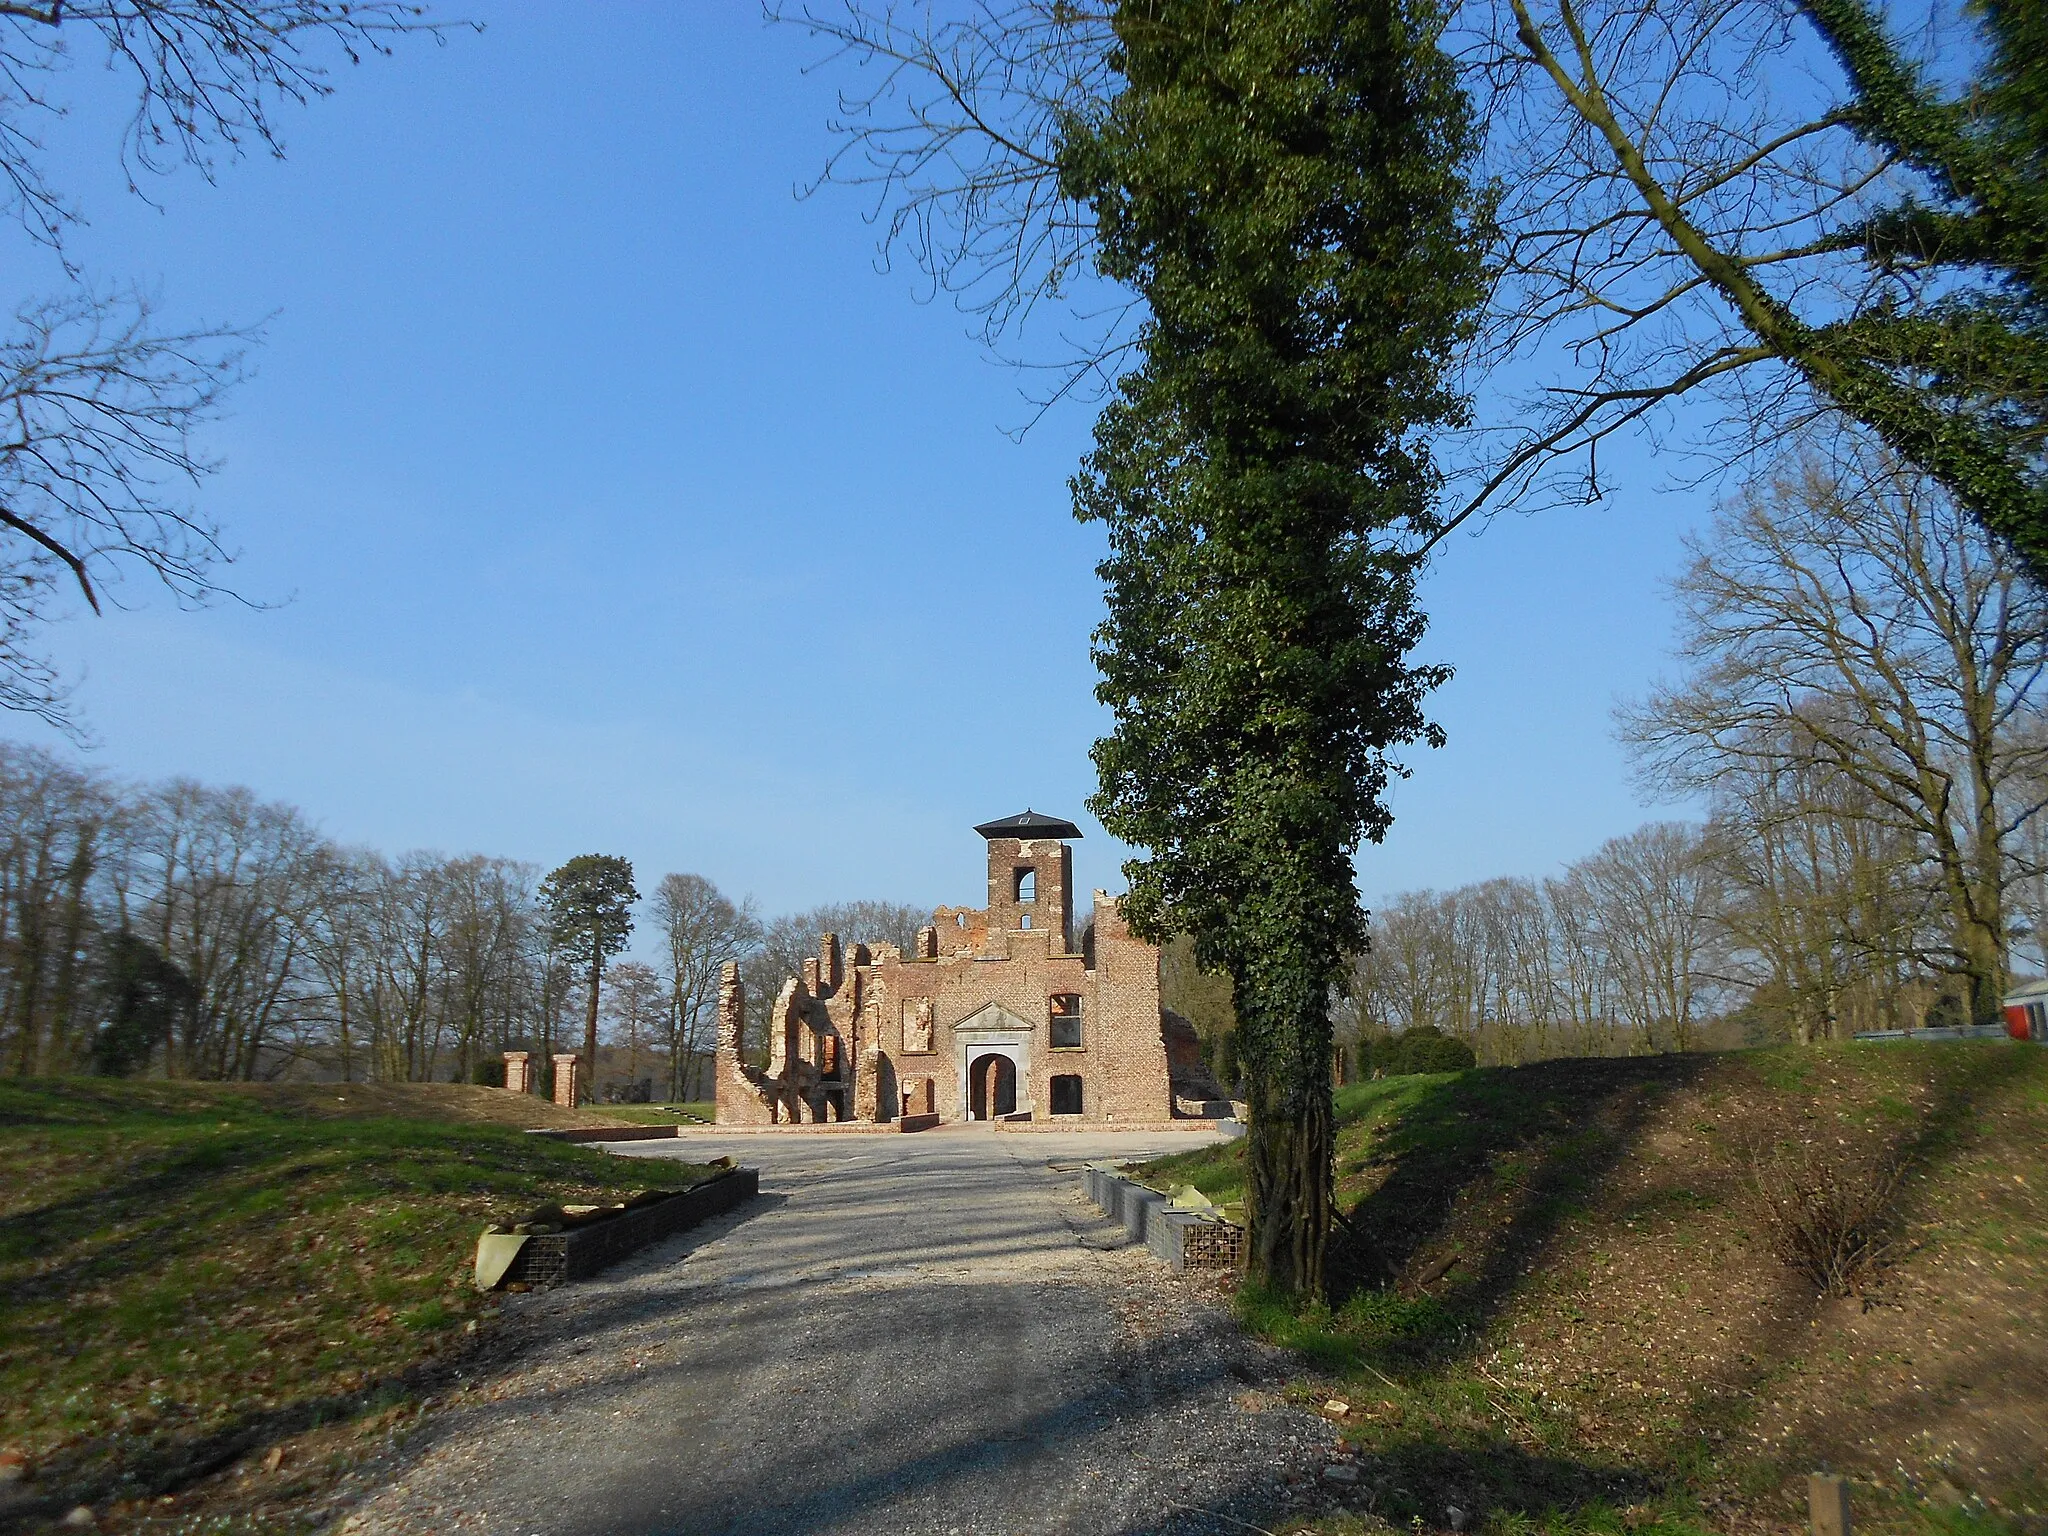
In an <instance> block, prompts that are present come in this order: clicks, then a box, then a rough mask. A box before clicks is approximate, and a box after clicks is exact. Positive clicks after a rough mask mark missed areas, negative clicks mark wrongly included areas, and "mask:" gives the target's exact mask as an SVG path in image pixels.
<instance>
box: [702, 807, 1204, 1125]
mask: <svg viewBox="0 0 2048 1536" xmlns="http://www.w3.org/2000/svg"><path fill="white" fill-rule="evenodd" d="M989 867H990V895H991V898H992V904H993V910H990V911H987V912H973V911H968V910H967V909H962V908H952V907H941V908H939V909H938V911H937V912H936V913H934V922H933V926H932V927H931V928H929V929H926V930H924V931H923V932H921V933H920V934H919V935H918V943H917V946H916V949H915V950H914V951H913V953H912V954H910V955H903V954H901V953H900V952H899V951H898V950H897V949H896V948H895V947H894V946H893V945H881V946H878V947H877V949H876V950H875V951H874V952H873V953H872V954H870V953H869V952H868V951H867V950H866V948H865V947H863V946H855V947H854V949H853V950H852V951H851V952H850V953H847V954H844V955H842V954H841V952H840V948H839V944H838V940H837V939H836V938H835V937H834V936H832V935H830V934H827V935H825V936H824V938H823V940H822V941H821V944H820V951H819V955H818V957H817V958H816V959H813V960H807V961H806V962H805V963H804V968H803V971H804V973H803V975H802V976H801V977H797V978H792V979H791V980H790V981H789V982H787V983H785V984H784V986H783V988H782V990H781V993H780V995H779V996H778V997H776V998H775V999H774V1000H773V1002H772V1004H770V1006H769V1007H768V1009H767V1025H768V1036H769V1047H770V1060H769V1064H768V1067H767V1069H766V1070H765V1071H764V1070H762V1069H759V1068H755V1067H751V1066H748V1065H747V1064H746V1063H745V1062H744V1060H743V1059H742V1056H741V1052H740V1045H741V1039H742V1020H743V1017H744V1009H745V1007H746V1002H745V999H744V997H743V995H742V992H741V988H740V982H739V973H738V968H737V967H736V966H731V965H728V966H727V967H726V976H725V982H724V985H723V986H722V987H721V990H720V997H719V1012H718V1066H717V1081H718V1119H719V1122H720V1123H721V1124H728V1125H769V1124H788V1123H792V1122H798V1121H803V1122H810V1121H816V1120H832V1119H857V1120H884V1121H886V1120H893V1119H895V1118H896V1116H897V1115H898V1114H899V1113H901V1112H903V1110H904V1106H905V1102H906V1095H908V1096H909V1103H910V1110H911V1112H913V1113H918V1112H925V1111H927V1110H929V1111H930V1112H936V1113H937V1114H938V1115H939V1116H940V1117H941V1118H943V1119H946V1120H960V1119H964V1118H966V1115H967V1113H968V1110H969V1108H970V1107H971V1106H970V1102H969V1101H970V1099H971V1094H972V1087H971V1084H970V1085H967V1091H966V1094H964V1095H963V1084H962V1082H961V1070H960V1053H959V1042H958V1039H957V1037H956V1035H955V1033H954V1030H955V1028H956V1026H958V1025H960V1024H962V1023H963V1022H967V1021H969V1020H972V1021H973V1022H974V1023H975V1024H977V1025H979V1024H983V1023H989V1022H995V1023H999V1024H1000V1023H1002V1022H1003V1021H1001V1020H1000V1019H992V1018H991V1016H989V1015H988V1014H986V1013H985V1012H984V1010H987V1009H988V1008H989V1007H990V1005H992V1004H993V1005H995V1006H996V1007H998V1008H1000V1009H1002V1010H1004V1011H1005V1012H1006V1013H1008V1014H1010V1015H1012V1016H1014V1018H1015V1019H1016V1020H1019V1021H1022V1023H1023V1024H1024V1025H1025V1026H1027V1027H1028V1032H1029V1043H1028V1046H1027V1047H1026V1051H1027V1053H1028V1057H1029V1066H1028V1074H1020V1077H1019V1080H1018V1082H1017V1105H1018V1109H1019V1110H1020V1111H1023V1110H1025V1109H1026V1108H1027V1107H1028V1109H1029V1111H1030V1112H1031V1114H1032V1116H1033V1118H1034V1119H1046V1118H1050V1116H1051V1107H1052V1079H1053V1077H1054V1076H1055V1075H1073V1076H1077V1077H1079V1078H1080V1079H1081V1080H1082V1084H1081V1102H1082V1108H1081V1113H1080V1114H1079V1115H1078V1116H1075V1117H1073V1118H1075V1119H1077V1120H1080V1121H1123V1122H1126V1123H1129V1122H1139V1123H1144V1122H1159V1121H1164V1120H1167V1119H1169V1118H1171V1116H1172V1113H1173V1094H1172V1091H1171V1089H1170V1087H1169V1077H1168V1062H1167V1051H1166V1044H1165V1041H1164V1040H1163V1038H1162V1024H1161V1013H1160V1006H1159V952H1158V950H1157V949H1155V948H1154V947H1153V946H1152V945H1150V944H1147V943H1144V942H1143V941H1142V940H1139V939H1136V938H1133V937H1132V936H1131V933H1130V930H1129V928H1128V926H1127V925H1126V924H1125V922H1124V920H1123V916H1122V914H1121V913H1120V912H1119V911H1118V909H1117V906H1116V903H1115V902H1114V901H1112V900H1111V899H1110V898H1109V897H1108V896H1106V895H1105V894H1103V893H1102V892H1100V891H1098V892H1096V893H1095V895H1094V901H1093V910H1092V914H1091V916H1092V924H1093V933H1092V935H1091V937H1090V940H1089V943H1088V948H1089V950H1090V951H1091V952H1092V953H1091V954H1090V955H1089V956H1087V957H1084V956H1083V955H1081V954H1077V953H1072V952H1070V951H1069V948H1068V946H1069V944H1070V943H1072V942H1073V941H1074V939H1075V938H1076V937H1077V935H1075V934H1073V933H1072V932H1070V930H1071V928H1072V920H1071V911H1070V905H1069V902H1070V896H1069V893H1070V891H1071V889H1072V868H1073V865H1072V853H1071V850H1070V849H1068V848H1067V847H1066V846H1065V845H1064V844H1062V843H1057V842H1052V841H1049V840H1040V841H1036V842H1027V843H1019V842H1017V841H1015V840H1006V839H995V840H992V841H991V844H990V849H989ZM1019 868H1029V869H1030V870H1032V872H1033V874H1034V877H1035V881H1036V885H1035V898H1034V900H1032V901H1031V902H1030V903H1029V904H1028V905H1021V904H1020V903H1019V902H1018V901H1017V899H1016V887H1015V884H1014V881H1015V873H1014V872H1015V870H1017V869H1019ZM1024 911H1030V912H1032V914H1033V915H1034V919H1035V920H1034V923H1033V926H1032V927H1031V928H1029V929H1026V928H1023V927H1022V926H1021V917H1022V913H1023V912H1024ZM963 919H964V921H963ZM1091 959H1092V961H1093V965H1092V967H1091V965H1090V963H1089V961H1090V960H1091ZM1058 994H1072V995H1074V996H1077V997H1079V998H1080V999H1081V1044H1080V1046H1078V1047H1062V1048H1058V1049H1055V1048H1054V1047H1053V1044H1052V1020H1051V999H1052V998H1053V997H1054V996H1055V995H1058ZM755 1006H757V1007H758V1006H760V1004H759V1003H758V1002H757V1003H756V1004H755ZM976 1015H982V1017H981V1018H975V1017H974V1016H976ZM927 1026H928V1027H929V1033H930V1039H929V1046H930V1048H929V1049H928V1050H926V1049H919V1047H921V1046H923V1045H925V1044H926V1041H925V1039H924V1032H925V1029H926V1027H927ZM972 1055H973V1052H972V1051H970V1058H971V1057H972ZM1060 1118H1061V1119H1063V1120H1064V1119H1066V1118H1068V1117H1067V1116H1064V1115H1063V1116H1061V1117H1060Z"/></svg>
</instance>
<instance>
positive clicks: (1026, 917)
mask: <svg viewBox="0 0 2048 1536" xmlns="http://www.w3.org/2000/svg"><path fill="white" fill-rule="evenodd" d="M1024 926H1025V927H1026V928H1029V927H1030V926H1031V914H1030V913H1029V912H1026V913H1025V914H1024Z"/></svg>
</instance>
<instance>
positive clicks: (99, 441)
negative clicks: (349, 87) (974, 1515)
mask: <svg viewBox="0 0 2048 1536" xmlns="http://www.w3.org/2000/svg"><path fill="white" fill-rule="evenodd" d="M442 30H443V28H442V27H441V25H440V24H437V23H432V22H429V21H427V20H426V19H425V15H424V11H423V9H422V8H421V7H419V6H417V5H413V4H408V3H403V0H239V3H233V4H225V3H221V0H44V3H40V4H38V3H34V0H7V3H0V214H5V215H8V216H11V217H14V218H16V219H18V220H19V221H20V223H21V224H22V226H23V227H24V228H25V229H26V230H27V231H28V233H29V234H30V236H31V237H32V238H34V239H36V240H39V241H41V242H43V243H44V244H46V245H48V246H50V247H51V248H52V249H53V250H55V251H56V252H57V253H58V255H59V257H60V264H61V266H62V270H63V272H64V275H65V277H66V279H67V280H68V282H69V286H68V287H67V288H66V289H65V291H63V292H62V293H60V294H58V295H56V296H48V297H43V298H40V299H26V298H25V299H23V300H22V301H21V302H19V304H18V305H17V307H16V309H15V313H14V323H13V328H12V330H11V331H7V332H0V708H7V709H17V710H24V711H27V712H29V713H31V714H35V715H39V716H41V717H42V718H43V719H45V720H48V721H49V722H51V723H52V724H55V725H59V726H64V727H67V728H69V727H71V726H72V720H71V715H70V707H69V697H68V690H67V689H66V687H65V686H64V684H63V682H62V680H61V679H60V678H59V676H58V675H57V673H56V671H55V669H54V668H53V667H52V665H51V664H50V662H49V661H48V659H47V657H46V655H45V654H44V652H43V650H42V648H41V646H40V644H39V641H38V635H39V632H40V631H41V629H42V628H43V626H44V625H45V624H46V623H47V622H48V621H50V620H51V619H53V618H55V617H58V616H59V615H60V614H61V613H62V612H64V611H65V610H66V609H67V607H68V603H67V602H66V600H65V597H64V593H65V591H66V590H67V589H69V590H75V592H76V594H77V596H78V597H80V598H82V599H83V600H84V602H85V603H86V604H87V605H88V606H89V607H90V608H91V609H92V610H93V611H94V612H98V611H99V609H100V606H101V602H102V599H103V595H104V591H105V589H106V588H107V587H109V586H110V585H112V584H113V583H114V582H116V581H117V580H119V579H120V577H121V576H122V575H123V574H124V573H125V572H126V571H128V570H133V569H139V570H142V571H146V572H148V573H150V574H153V575H154V576H155V577H156V578H157V579H158V580H159V581H160V582H161V583H162V584H163V585H164V586H165V587H167V588H168V589H169V590H170V591H171V592H172V593H173V594H174V595H175V597H176V598H177V599H178V600H179V601H180V602H181V603H194V602H203V601H205V600H207V599H209V598H211V597H213V596H216V595H217V594H218V593H219V592H220V591H221V588H220V586H219V585H218V582H217V580H216V577H215V574H214V573H215V572H216V571H217V570H218V568H219V567H220V565H221V564H222V563H223V562H224V561H225V560H226V558H227V552H226V551H225V549H224V548H223V546H222V544H221V542H220V538H219V534H218V530H217V529H216V527H215V526H214V525H213V524H212V523H211V522H210V521H209V520H207V519H206V518H205V517H203V516H202V515H201V514H199V513H198V512H196V511H195V510H193V509H192V507H191V506H190V505H189V503H188V501H187V499H186V498H187V496H188V495H189V494H190V492H191V491H192V490H193V488H194V487H196V486H197V484H198V483H199V482H200V481H201V480H202V479H203V478H204V477H205V476H206V475H207V474H209V473H211V471H212V470H213V469H214V468H215V462H214V461H213V460H212V459H210V458H208V457H207V456H206V455H205V454H204V453H202V452H201V451H200V450H199V449H198V448H197V447H196V445H195V443H194V437H193V434H194V433H195V431H197V430H198V429H199V428H200V427H201V426H203V425H204V424H205V423H206V422H207V421H208V420H210V419H211V418H212V417H213V416H214V415H215V414H216V413H217V412H218V410H219V408H220V404H221V400H222V396H223V393H224V392H225V391H226V390H227V389H228V388H229V387H230V386H231V385H233V384H234V383H235V382H236V381H237V380H238V379H239V378H240V377H241V371H242V370H241V362H242V356H243V352H244V349H245V348H246V346H247V345H248V343H249V342H250V341H251V340H252V339H253V334H254V333H253V331H251V330H250V329H248V328H246V327H233V326H227V327H221V326H213V327H209V326H179V325H169V326H166V325H164V324H162V323H161V322H160V320H159V318H158V316H157V314H156V305H155V303H154V302H153V301H152V300H151V299H150V298H149V297H148V296H146V295H143V294H140V293H121V292H116V291H112V290H107V289H104V288H97V287H94V286H92V285H90V284H88V283H86V282H84V281H83V280H82V279H81V277H80V274H79V273H78V272H77V270H76V269H75V267H73V266H72V264H71V263H70V262H69V260H68V258H64V256H63V247H64V235H65V231H66V229H67V228H68V227H69V226H70V225H72V224H74V223H76V222H78V221H79V219H80V218H81V215H80V213H79V211H78V210H77V209H76V208H75V207H74V206H73V205H72V204H71V203H70V202H69V201H68V200H67V199H66V197H65V196H64V194H63V193H62V192H61V191H60V190H59V189H58V188H56V187H55V186H54V185H53V184H52V182H51V181H50V179H49V176H48V174H47V169H46V164H45V155H44V150H43V146H42V142H41V139H40V137H39V132H40V125H41V124H42V123H44V122H47V121H50V120H53V119H54V118H55V117H56V116H58V115H59V114H61V113H63V112H64V111H65V110H66V104H65V102H64V101H63V99H62V98H61V97H60V95H59V94H58V91H57V88H56V82H57V78H58V76H59V74H60V73H61V71H62V70H63V69H64V68H65V67H66V66H67V65H68V64H70V63H71V62H72V60H73V59H74V58H75V57H76V56H77V54H78V53H79V52H81V51H89V50H90V47H91V45H95V44H96V45H97V46H98V48H99V50H100V51H101V52H102V53H103V55H104V59H105V62H106V65H107V67H108V69H109V70H110V71H111V72H112V73H114V74H115V75H116V76H117V77H120V78H122V79H124V80H125V82H126V86H127V89H128V90H129V92H130V93H131V94H130V100H131V101H132V102H133V103H134V107H133V112H132V115H131V117H130V118H129V120H128V123H127V127H126V131H125V133H124V135H123V136H122V140H121V147H120V157H121V163H122V165H123V168H124V169H125V170H126V171H127V173H128V177H129V184H130V186H131V188H132V187H134V186H136V184H137V181H138V178H140V177H141V176H143V175H144V174H158V173H162V172H165V171H169V170H171V169H173V168H175V167H177V166H179V165H188V166H192V167H195V168H197V169H198V170H199V171H200V172H201V173H202V174H205V175H207V176H209V177H210V176H211V175H212V174H213V173H214V171H215V169H216V168H217V166H218V165H219V164H220V163H221V162H222V161H223V160H231V159H234V158H237V157H239V156H240V155H241V154H243V153H244V152H246V151H247V150H248V149H250V148H252V147H258V148H262V149H265V150H268V151H269V152H271V153H281V152H282V147H283V146H282V143H281V141H280V139H279V137H278V133H277V126H276V114H277V111H278V108H279V107H280V106H281V105H282V104H285V103H303V102H305V101H307V100H309V99H311V98H313V97H315V96H320V95H325V94H326V93H327V92H328V91H329V90H330V89H332V86H331V84H330V82H329V78H328V72H327V62H326V61H327V60H328V59H330V58H335V57H339V58H346V59H348V60H350V61H351V62H353V61H355V60H357V59H359V58H360V57H361V56H362V55H363V54H364V53H365V52H384V51H387V50H388V48H389V46H390V41H391V39H393V38H395V37H396V36H398V35H400V34H402V33H406V32H411V31H427V32H430V33H434V34H436V35H439V34H440V33H441V32H442Z"/></svg>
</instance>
